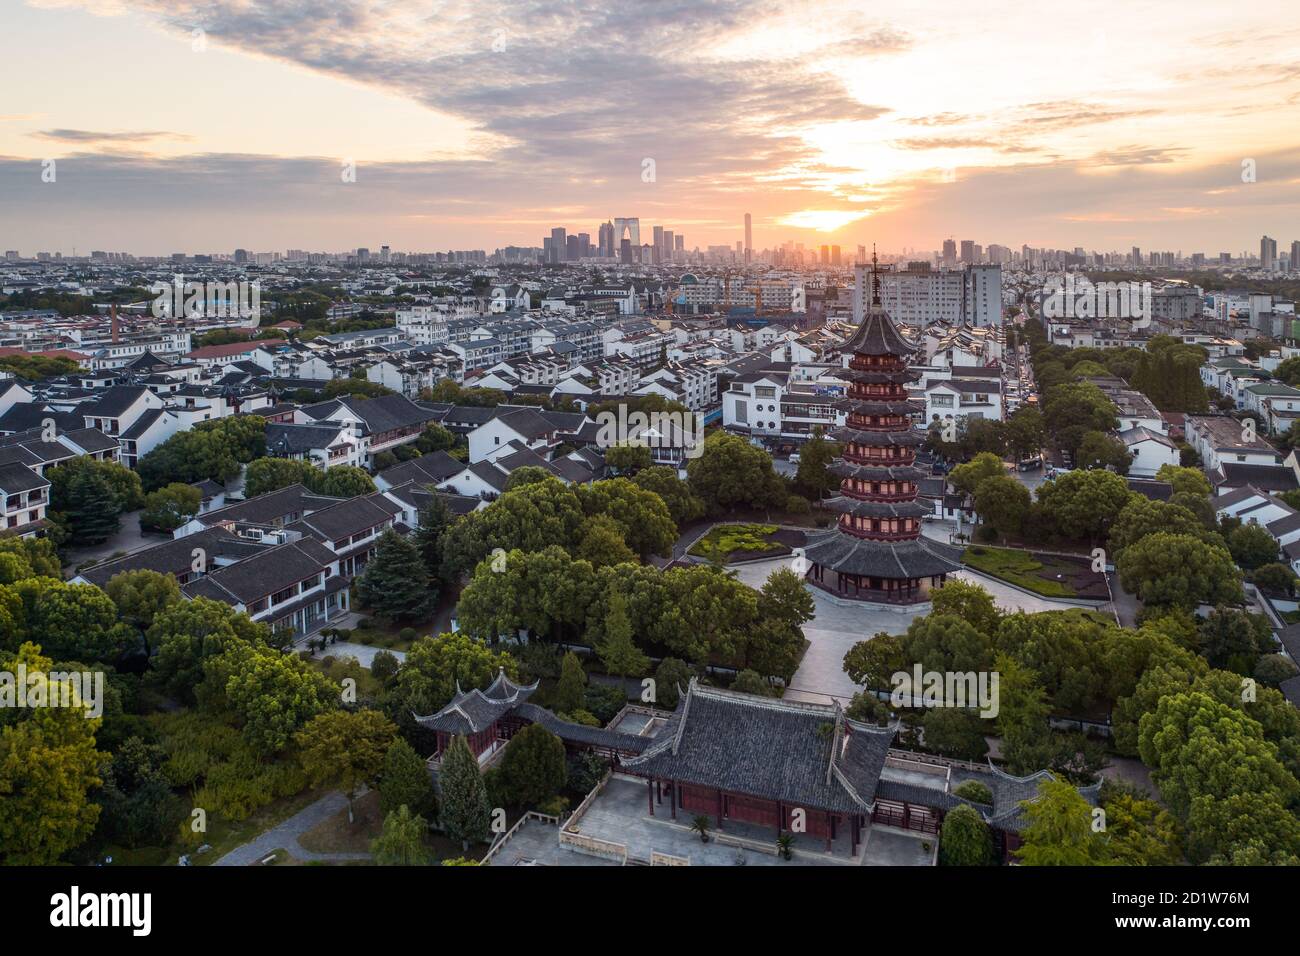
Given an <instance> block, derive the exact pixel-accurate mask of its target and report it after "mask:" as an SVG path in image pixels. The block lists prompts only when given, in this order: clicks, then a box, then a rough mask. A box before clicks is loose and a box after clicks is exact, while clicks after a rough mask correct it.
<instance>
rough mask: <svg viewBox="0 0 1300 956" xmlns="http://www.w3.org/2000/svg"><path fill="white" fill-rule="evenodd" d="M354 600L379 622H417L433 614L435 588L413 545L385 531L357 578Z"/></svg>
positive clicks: (393, 532) (436, 596)
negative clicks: (371, 556) (358, 599)
mask: <svg viewBox="0 0 1300 956" xmlns="http://www.w3.org/2000/svg"><path fill="white" fill-rule="evenodd" d="M357 596H358V597H359V598H361V603H362V604H364V605H365V606H366V607H368V608H370V609H371V610H372V611H373V612H374V614H375V616H376V617H377V618H379V619H380V620H381V621H385V622H387V623H390V624H391V623H392V622H394V621H401V620H419V619H421V618H425V617H428V616H429V615H430V614H432V613H433V608H434V606H435V604H436V603H437V598H438V590H437V587H436V586H434V585H432V584H430V583H429V573H428V571H426V570H425V567H424V560H423V559H422V558H421V557H420V551H419V549H418V548H416V546H415V545H414V544H412V543H411V542H410V541H407V540H406V539H405V538H403V537H402V536H401V535H399V534H398V533H397V532H396V531H393V530H391V529H390V530H388V531H385V532H384V534H383V537H381V538H380V539H379V546H378V547H377V548H376V549H375V556H374V557H373V558H371V559H370V563H369V564H367V565H366V570H365V571H364V572H363V573H362V575H361V577H359V578H357Z"/></svg>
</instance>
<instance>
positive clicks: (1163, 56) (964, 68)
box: [0, 0, 1300, 258]
mask: <svg viewBox="0 0 1300 956" xmlns="http://www.w3.org/2000/svg"><path fill="white" fill-rule="evenodd" d="M1023 14H1024V8H1023V7H1021V6H1019V5H1015V4H1010V3H997V2H994V3H991V4H989V5H985V6H981V7H979V8H977V9H976V8H972V9H971V10H969V11H968V15H964V16H960V17H954V16H953V13H952V9H951V6H950V5H948V6H945V5H942V4H939V3H937V2H928V0H920V2H916V3H910V4H908V5H907V7H906V9H889V10H888V11H886V12H883V13H882V12H879V11H871V12H870V13H868V12H866V11H863V10H862V9H861V8H860V7H859V6H857V5H854V4H852V3H848V2H829V3H824V4H818V5H817V6H816V7H815V8H803V7H798V6H794V7H789V8H782V9H781V10H778V11H771V12H765V13H764V15H763V16H761V17H760V16H756V15H755V12H754V8H753V6H752V5H751V4H746V3H741V2H739V0H736V2H722V0H719V2H716V3H699V2H684V3H680V4H674V5H672V6H671V7H670V9H666V10H661V11H659V12H658V13H657V15H655V16H647V15H646V11H645V8H644V7H643V6H641V5H638V4H634V3H628V4H604V5H597V4H581V3H580V4H577V5H575V6H574V7H565V8H564V11H563V13H557V11H556V8H555V6H554V5H553V4H549V3H545V2H541V0H520V2H512V3H510V4H502V5H500V6H499V7H493V6H491V5H484V4H481V3H476V4H470V3H467V2H456V0H447V2H439V3H434V4H433V5H432V8H429V9H423V8H422V9H420V10H418V11H417V10H414V9H412V10H411V11H410V12H407V11H405V10H395V9H393V6H392V5H390V4H385V3H380V2H378V0H340V2H338V3H335V4H331V5H329V6H328V7H326V8H324V12H322V11H321V10H314V11H313V10H310V9H308V7H307V6H303V5H288V4H278V3H273V2H268V3H262V4H256V5H252V4H246V3H239V2H235V0H216V2H204V3H198V2H194V0H167V2H163V0H136V2H132V3H130V4H127V3H125V2H123V0H28V2H25V3H24V2H19V0H0V20H2V21H3V22H4V23H5V27H6V40H7V44H6V66H7V69H6V73H7V79H6V84H7V86H6V96H5V107H4V110H5V112H3V113H0V208H3V210H4V213H3V216H0V246H3V247H4V248H7V249H12V248H20V249H23V250H29V251H32V252H34V251H36V250H61V251H63V252H64V254H65V255H67V254H70V250H71V249H72V247H73V246H76V247H77V248H78V249H79V250H89V249H91V248H98V249H114V250H121V251H129V252H133V253H135V254H137V255H167V254H169V253H171V252H175V251H179V250H186V251H191V252H203V253H207V252H217V251H221V250H233V249H234V248H237V247H244V248H252V247H257V248H258V249H263V250H265V249H279V250H283V249H289V248H307V249H320V250H342V249H346V248H354V247H356V246H357V245H358V244H359V243H363V242H366V241H369V242H370V243H371V245H372V246H373V247H377V246H378V245H379V244H381V243H387V244H389V245H390V246H391V247H392V248H393V249H395V250H396V249H403V250H409V251H426V250H437V249H443V250H445V249H480V248H481V249H487V250H489V251H491V250H492V249H493V248H496V247H504V246H507V245H517V246H537V245H540V243H541V237H542V236H543V235H548V234H549V232H550V230H551V229H552V228H556V227H559V226H561V225H564V226H565V227H566V228H567V229H568V230H569V232H570V235H572V234H576V233H579V232H582V233H588V234H589V235H590V236H592V237H598V227H599V224H601V223H604V222H606V221H607V220H608V219H610V218H612V217H613V216H614V215H615V214H618V215H622V216H636V217H639V219H640V220H641V222H642V223H643V224H644V225H645V228H646V230H649V228H650V227H651V226H653V225H659V226H661V227H662V228H664V229H665V230H673V231H675V232H676V233H677V234H678V235H680V234H682V233H684V234H685V235H686V236H687V237H688V241H689V242H690V243H691V245H692V246H699V247H700V248H702V249H703V248H707V247H708V246H710V245H728V246H733V247H734V246H735V245H736V244H737V243H738V242H739V243H741V244H742V249H743V248H745V247H750V248H752V249H753V250H754V252H755V253H757V252H758V251H759V250H762V249H764V248H774V247H777V246H779V245H780V244H781V243H783V242H785V241H795V242H803V243H804V244H805V245H806V246H810V247H820V246H821V245H822V244H828V243H829V244H837V245H840V246H841V247H842V248H843V249H845V250H850V249H854V248H856V246H858V245H860V244H863V243H868V244H869V243H870V242H872V241H875V242H877V243H878V244H879V245H880V247H881V248H882V250H883V249H887V248H895V249H902V248H913V249H919V250H926V251H927V252H931V251H934V250H935V249H938V248H939V247H940V243H941V242H942V240H943V238H944V237H948V236H952V237H954V238H956V239H958V240H960V239H962V238H967V239H971V240H973V241H974V242H977V243H980V244H982V245H984V246H985V247H986V248H987V247H988V246H989V245H990V244H1004V245H1007V246H1010V247H1012V248H1019V247H1020V245H1022V244H1027V245H1030V246H1033V247H1036V248H1042V247H1048V248H1067V249H1069V248H1074V247H1076V246H1079V247H1083V248H1087V249H1095V250H1098V251H1108V250H1126V249H1128V248H1130V247H1132V246H1138V247H1140V248H1142V249H1168V250H1182V251H1183V252H1184V254H1190V253H1191V252H1193V251H1202V252H1204V253H1206V255H1207V256H1208V257H1211V258H1213V257H1215V256H1217V254H1218V253H1219V252H1222V251H1231V252H1232V254H1233V255H1234V256H1236V255H1238V254H1240V252H1241V251H1243V250H1258V249H1259V244H1260V237H1261V236H1263V235H1267V236H1271V237H1275V238H1276V239H1277V240H1278V243H1279V250H1284V249H1289V247H1290V243H1291V242H1292V241H1294V240H1295V239H1296V234H1295V233H1296V231H1297V230H1300V226H1297V225H1295V224H1296V223H1300V215H1298V213H1300V150H1297V148H1296V146H1297V143H1296V140H1297V139H1298V138H1300V132H1298V131H1300V124H1298V123H1297V119H1300V72H1298V71H1296V70H1295V69H1294V56H1293V53H1292V51H1293V49H1294V47H1295V43H1296V40H1297V38H1300V29H1297V28H1293V27H1290V26H1289V25H1288V24H1287V23H1285V22H1284V21H1279V20H1278V19H1277V17H1276V16H1274V15H1271V11H1270V10H1269V9H1267V8H1259V9H1255V8H1250V7H1237V8H1226V7H1222V6H1220V5H1213V6H1209V5H1191V6H1189V5H1188V4H1185V3H1181V2H1166V0H1157V2H1153V3H1149V4H1146V5H1142V6H1137V7H1135V6H1133V5H1131V4H1126V5H1121V4H1118V3H1114V4H1108V5H1103V6H1101V7H1097V6H1094V7H1090V8H1087V9H1083V8H1080V9H1075V8H1067V9H1064V10H1061V11H1055V12H1054V19H1053V22H1052V25H1051V27H1050V29H1048V28H1046V27H1044V25H1043V23H1042V21H1041V19H1040V18H1037V17H1027V16H1024V15H1023ZM829 23H833V24H834V30H827V29H825V24H829ZM1061 38H1065V40H1064V42H1056V41H1057V40H1060V39H1061ZM51 160H52V161H53V165H52V166H51V165H49V164H48V161H51ZM47 168H48V170H49V172H50V173H51V175H47ZM747 213H750V214H752V242H746V239H747V230H746V227H745V215H746V214H747ZM567 238H568V237H567V236H566V241H567ZM642 241H643V242H646V241H648V240H647V237H646V235H645V234H644V233H643V235H642ZM592 244H593V245H599V239H598V238H596V239H593V240H592ZM1279 254H1281V253H1279Z"/></svg>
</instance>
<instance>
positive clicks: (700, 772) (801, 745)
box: [623, 681, 894, 855]
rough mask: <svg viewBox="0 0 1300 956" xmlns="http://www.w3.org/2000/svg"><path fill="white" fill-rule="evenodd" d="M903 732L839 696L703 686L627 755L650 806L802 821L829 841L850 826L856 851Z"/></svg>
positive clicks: (759, 820)
mask: <svg viewBox="0 0 1300 956" xmlns="http://www.w3.org/2000/svg"><path fill="white" fill-rule="evenodd" d="M893 739H894V729H893V728H881V727H873V726H871V725H869V724H860V723H858V722H856V721H852V720H849V719H848V718H846V717H845V716H844V711H843V710H842V709H841V708H840V706H839V704H834V705H831V706H824V705H821V704H805V703H798V702H794V701H784V700H773V699H770V698H766V697H755V696H753V695H751V694H738V693H733V692H732V691H726V690H718V689H716V688H713V687H701V686H700V685H699V684H697V683H696V682H695V681H691V686H690V688H689V689H688V690H687V692H686V693H685V694H684V695H682V700H681V702H680V703H679V704H678V707H677V710H676V711H675V712H674V714H673V716H672V717H671V718H670V719H669V721H668V724H667V726H665V727H664V728H663V729H661V730H660V731H659V733H658V734H657V735H656V737H655V743H654V746H652V747H650V748H649V749H648V750H646V752H645V753H643V754H642V755H641V756H639V757H633V758H631V759H629V760H627V761H625V763H624V765H623V769H624V770H625V771H626V772H627V773H632V774H636V775H638V776H643V777H645V778H646V783H647V786H648V788H649V799H650V813H651V815H654V812H655V799H656V797H658V798H659V800H660V803H661V804H662V801H663V798H664V796H667V798H668V803H669V814H670V816H671V817H672V819H677V811H678V810H679V809H680V810H681V811H682V812H683V813H685V814H701V815H707V816H712V817H714V819H715V821H716V823H717V827H718V829H722V828H723V824H724V823H725V821H727V820H734V821H739V822H744V823H753V824H758V825H760V826H766V827H771V828H772V829H773V831H775V832H780V831H783V830H784V831H788V830H792V829H795V828H796V823H797V824H798V828H799V829H800V830H801V832H806V833H809V834H812V835H814V836H821V837H825V839H826V848H827V849H828V850H829V849H830V847H831V843H832V841H833V840H834V839H835V837H836V835H837V833H840V832H843V831H847V832H848V834H849V839H850V844H851V847H852V853H853V855H856V854H857V851H858V843H859V841H860V840H861V838H862V832H863V828H864V827H865V826H866V825H867V822H868V820H869V819H870V816H871V805H872V800H873V797H874V794H875V792H876V784H877V782H878V781H879V780H880V771H881V769H882V768H883V767H884V765H885V757H886V755H887V754H888V752H889V746H890V743H891V741H893Z"/></svg>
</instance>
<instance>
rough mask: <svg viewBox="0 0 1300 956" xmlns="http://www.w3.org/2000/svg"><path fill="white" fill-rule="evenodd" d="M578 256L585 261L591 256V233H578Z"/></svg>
mask: <svg viewBox="0 0 1300 956" xmlns="http://www.w3.org/2000/svg"><path fill="white" fill-rule="evenodd" d="M578 255H579V256H580V257H581V258H583V259H587V258H589V257H590V256H591V233H589V232H580V233H578Z"/></svg>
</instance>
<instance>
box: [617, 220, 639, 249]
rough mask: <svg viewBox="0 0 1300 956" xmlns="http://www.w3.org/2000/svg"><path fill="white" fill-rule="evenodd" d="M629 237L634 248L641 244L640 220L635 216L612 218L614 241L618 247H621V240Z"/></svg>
mask: <svg viewBox="0 0 1300 956" xmlns="http://www.w3.org/2000/svg"><path fill="white" fill-rule="evenodd" d="M625 238H626V239H630V240H631V241H632V245H633V247H634V248H640V246H641V220H640V219H637V218H635V217H634V218H631V219H620V218H618V217H615V219H614V242H615V243H616V244H617V245H618V247H619V248H620V249H622V247H623V240H624V239H625Z"/></svg>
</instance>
